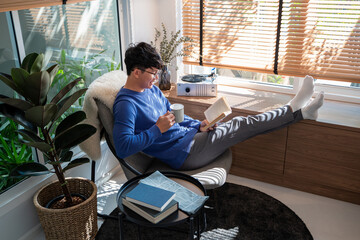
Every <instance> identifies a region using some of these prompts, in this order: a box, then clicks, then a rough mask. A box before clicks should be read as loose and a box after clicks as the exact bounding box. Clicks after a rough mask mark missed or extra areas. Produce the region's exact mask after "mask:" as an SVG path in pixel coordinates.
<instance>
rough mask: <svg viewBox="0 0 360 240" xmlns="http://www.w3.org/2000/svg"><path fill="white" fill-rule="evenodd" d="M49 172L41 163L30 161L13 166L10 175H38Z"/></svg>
mask: <svg viewBox="0 0 360 240" xmlns="http://www.w3.org/2000/svg"><path fill="white" fill-rule="evenodd" d="M48 173H50V171H49V169H48V168H47V167H45V166H44V165H42V164H41V163H37V162H31V163H24V164H21V165H20V166H17V167H15V168H14V170H13V171H12V172H11V174H10V176H12V177H18V176H39V175H44V174H48Z"/></svg>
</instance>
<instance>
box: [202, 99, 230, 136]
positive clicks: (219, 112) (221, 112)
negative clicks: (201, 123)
mask: <svg viewBox="0 0 360 240" xmlns="http://www.w3.org/2000/svg"><path fill="white" fill-rule="evenodd" d="M231 112H232V111H231V107H230V105H229V104H228V102H227V101H226V99H225V98H224V97H221V98H219V99H218V100H216V102H215V103H214V104H213V105H211V106H210V107H209V108H208V109H206V110H205V112H204V115H205V118H206V120H207V121H208V122H209V124H208V125H207V126H206V129H207V128H209V127H211V126H213V125H214V124H215V123H217V122H219V121H220V120H222V119H223V118H225V117H226V116H227V115H229V114H230V113H231Z"/></svg>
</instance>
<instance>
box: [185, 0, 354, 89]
mask: <svg viewBox="0 0 360 240" xmlns="http://www.w3.org/2000/svg"><path fill="white" fill-rule="evenodd" d="M201 10H202V11H201ZM182 14H183V33H184V35H186V36H189V37H191V38H193V39H194V40H195V41H196V43H197V46H196V47H195V48H194V53H195V57H193V58H184V63H185V64H190V65H202V66H208V67H216V68H217V72H218V74H219V75H224V74H227V75H229V74H231V75H232V76H233V77H236V76H241V78H243V76H248V79H249V78H250V79H251V80H255V79H256V80H257V81H262V82H270V83H275V84H278V83H280V84H283V85H285V86H289V87H291V86H292V85H293V84H294V81H298V80H297V78H299V77H300V78H302V77H304V76H305V75H312V76H313V77H314V78H316V79H317V81H316V82H317V85H318V86H319V87H320V86H321V87H326V86H329V85H331V86H337V88H334V89H335V91H343V90H347V89H351V90H355V91H356V90H358V83H360V77H359V73H360V48H359V44H360V38H359V36H360V35H359V33H360V25H359V21H360V18H359V16H360V2H359V1H342V0H333V1H322V0H311V1H300V0H284V1H275V0H256V1H249V0H241V1H226V0H224V1H215V0H188V1H183V11H182ZM225 69H226V70H225ZM252 73H254V74H252ZM339 81H341V82H346V83H339ZM295 85H296V84H295ZM357 95H359V92H357Z"/></svg>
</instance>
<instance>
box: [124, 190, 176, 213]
mask: <svg viewBox="0 0 360 240" xmlns="http://www.w3.org/2000/svg"><path fill="white" fill-rule="evenodd" d="M174 197H175V193H174V192H171V191H168V190H164V189H161V188H158V187H153V186H150V185H147V184H144V183H139V184H138V185H137V186H136V187H135V188H134V189H132V190H131V191H130V192H128V193H127V194H126V197H125V198H126V200H128V201H130V202H133V203H136V204H139V205H141V206H144V207H147V208H150V209H154V210H156V211H162V210H164V208H165V207H166V206H167V205H168V204H169V203H170V202H171V200H173V199H174Z"/></svg>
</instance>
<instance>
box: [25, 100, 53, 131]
mask: <svg viewBox="0 0 360 240" xmlns="http://www.w3.org/2000/svg"><path fill="white" fill-rule="evenodd" d="M56 112H57V106H56V104H53V103H49V104H46V105H45V106H36V107H32V108H30V109H28V110H27V111H25V118H26V120H28V121H29V122H31V123H33V124H35V125H36V126H38V127H41V128H44V127H45V126H46V125H47V124H48V123H49V122H50V121H51V120H53V119H54V116H55V114H56Z"/></svg>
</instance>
